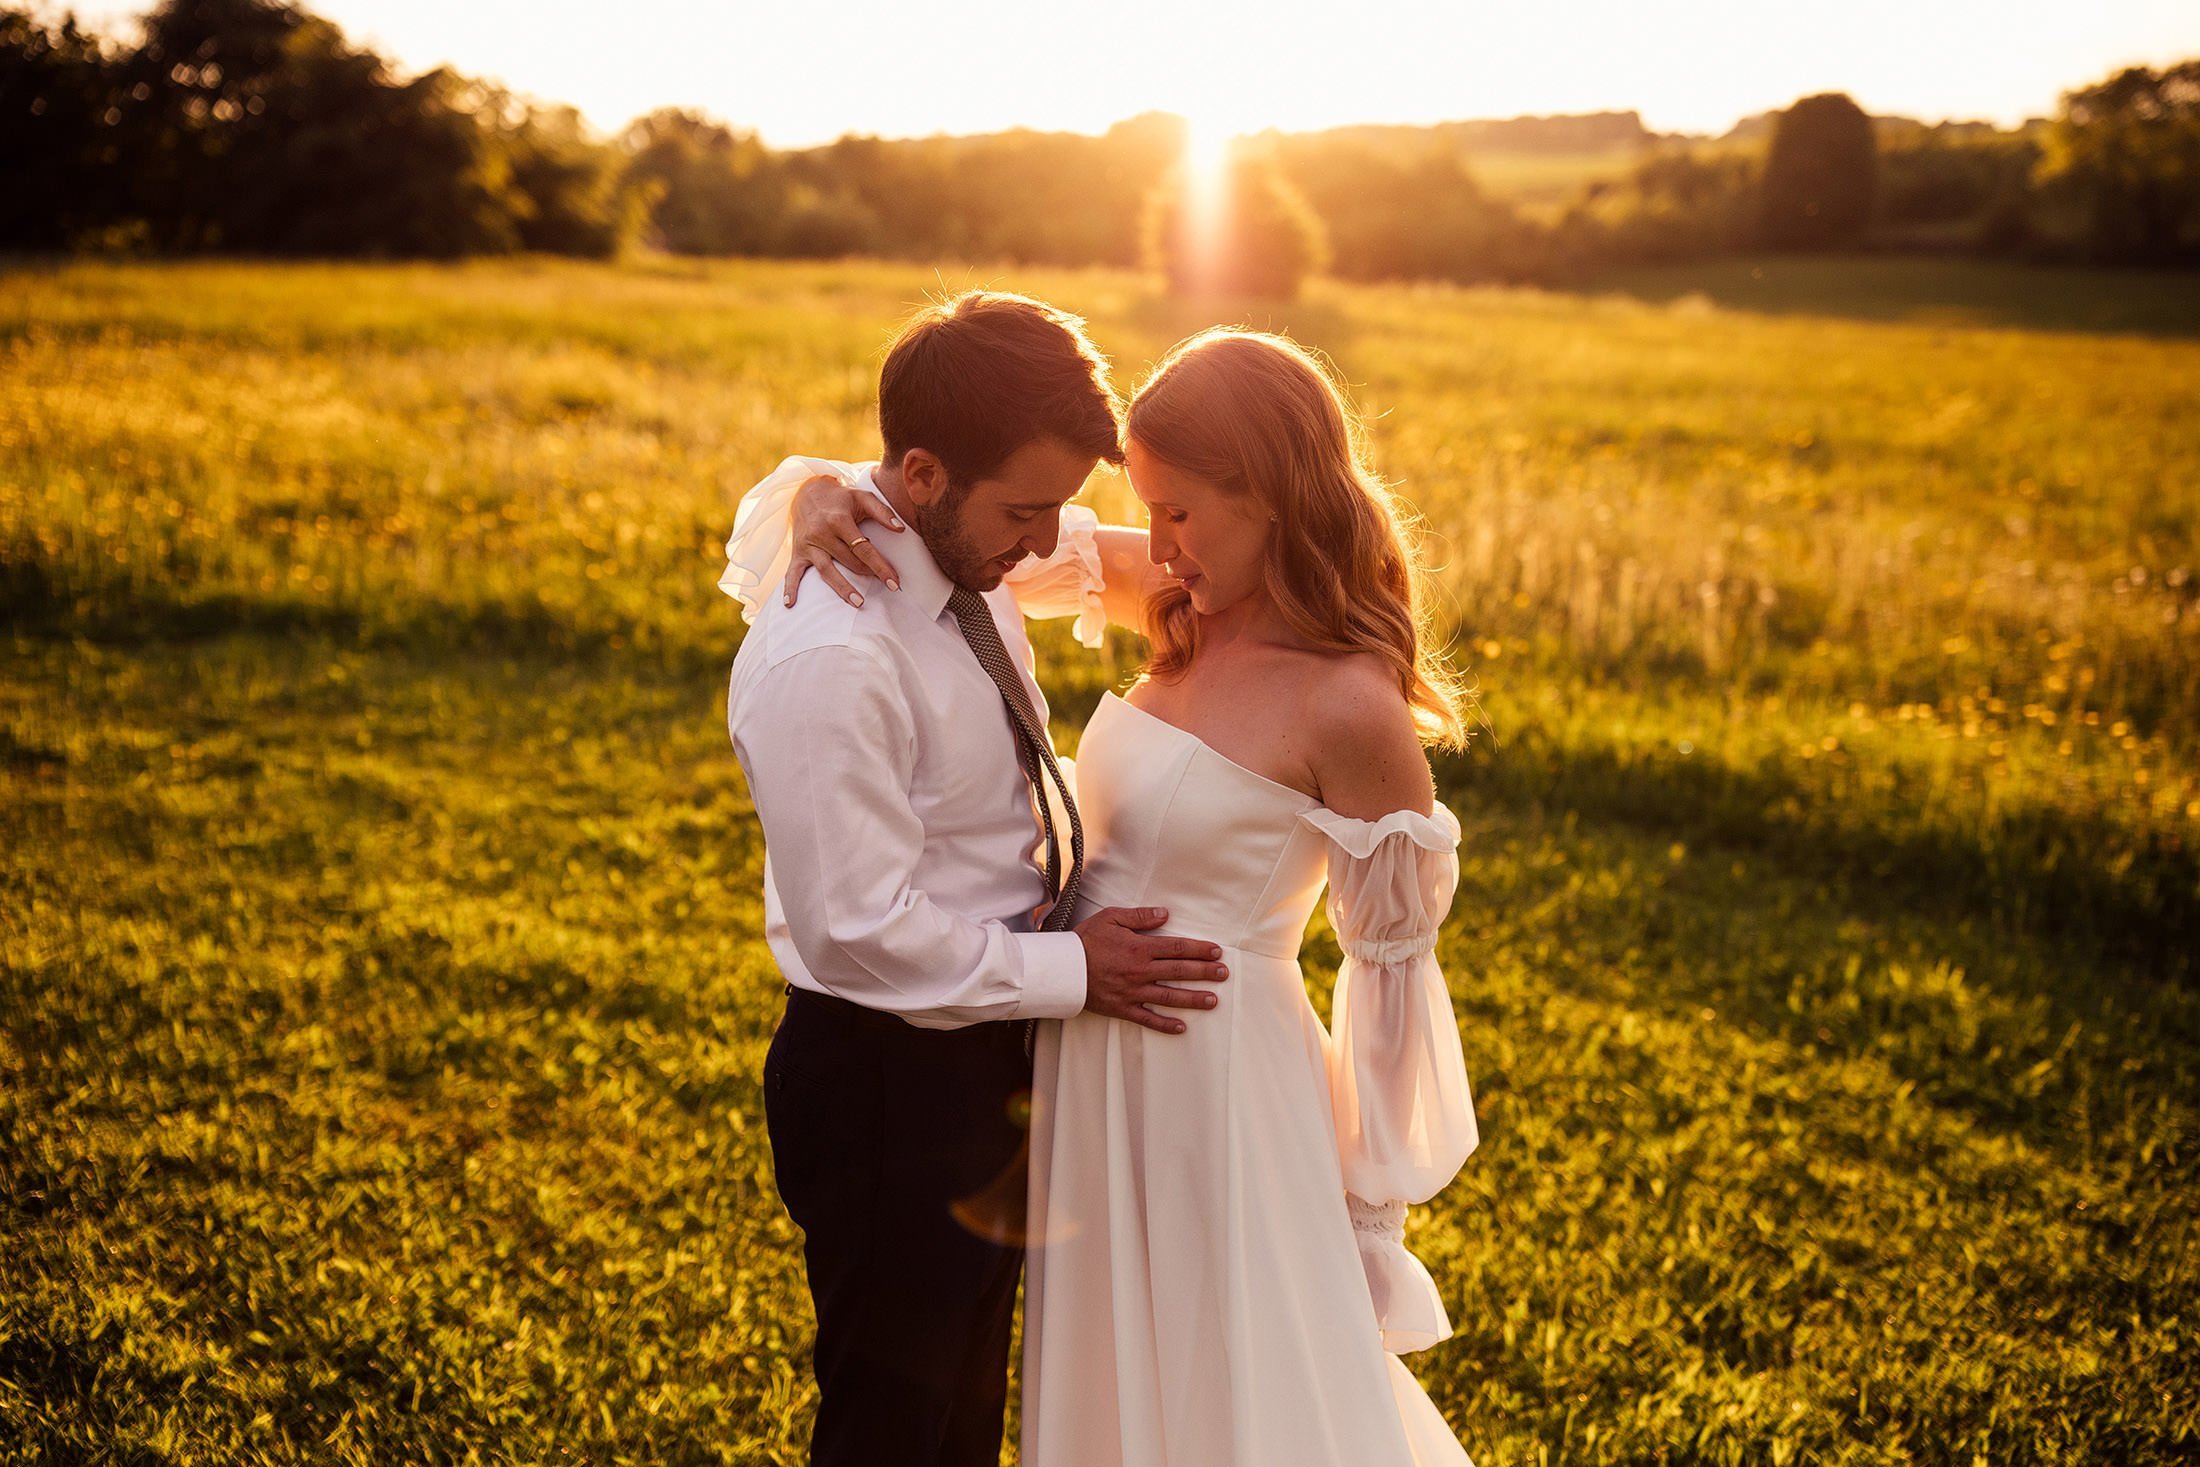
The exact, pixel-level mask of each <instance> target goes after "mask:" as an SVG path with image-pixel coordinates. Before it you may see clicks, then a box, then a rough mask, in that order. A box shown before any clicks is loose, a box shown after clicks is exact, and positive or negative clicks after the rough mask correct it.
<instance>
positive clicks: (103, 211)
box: [0, 10, 129, 250]
mask: <svg viewBox="0 0 2200 1467" xmlns="http://www.w3.org/2000/svg"><path fill="white" fill-rule="evenodd" d="M128 100H129V99H128V94H127V92H126V91H125V90H124V89H123V86H122V84H121V79H120V77H119V74H118V71H117V68H116V66H115V64H114V62H113V61H112V60H111V59H110V58H109V57H108V56H107V54H106V52H105V51H104V50H103V49H102V48H101V46H100V44H99V42H98V40H97V39H96V38H94V37H92V36H89V35H86V34H85V33H84V32H83V31H81V30H79V29H78V28H77V23H76V18H75V17H74V16H68V17H65V18H63V20H62V21H61V22H60V24H59V25H58V26H56V27H53V28H50V29H49V28H48V27H47V26H46V25H44V24H42V23H41V22H39V21H38V20H37V19H36V18H35V17H33V16H32V15H30V14H29V13H28V12H25V11H20V10H0V247H7V248H12V249H31V250H51V249H66V248H69V247H72V246H74V245H77V244H79V243H82V242H84V241H85V240H86V239H87V238H88V237H89V236H91V235H93V234H95V233H96V232H97V231H99V230H100V229H101V228H103V227H104V226H106V225H107V224H109V223H110V222H111V221H112V220H113V219H114V218H115V217H116V215H117V213H118V210H119V204H120V198H119V192H120V190H121V189H122V187H123V186H124V184H125V182H126V180H127V177H128V169H127V167H126V160H125V152H124V149H123V148H122V146H121V137H122V131H121V127H120V124H121V122H122V118H123V113H122V107H123V104H124V103H125V102H127V101H128Z"/></svg>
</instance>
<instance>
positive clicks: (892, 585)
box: [886, 576, 901, 591]
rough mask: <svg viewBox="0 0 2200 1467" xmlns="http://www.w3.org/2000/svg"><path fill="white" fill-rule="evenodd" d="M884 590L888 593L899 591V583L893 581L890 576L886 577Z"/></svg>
mask: <svg viewBox="0 0 2200 1467" xmlns="http://www.w3.org/2000/svg"><path fill="white" fill-rule="evenodd" d="M886 589H887V590H889V591H899V590H900V589H901V582H899V581H897V580H895V579H894V578H893V577H892V576H888V577H887V578H886Z"/></svg>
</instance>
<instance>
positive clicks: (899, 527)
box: [886, 520, 906, 530]
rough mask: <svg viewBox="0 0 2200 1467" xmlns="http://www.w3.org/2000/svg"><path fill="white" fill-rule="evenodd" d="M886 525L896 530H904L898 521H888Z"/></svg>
mask: <svg viewBox="0 0 2200 1467" xmlns="http://www.w3.org/2000/svg"><path fill="white" fill-rule="evenodd" d="M886 523H888V524H890V525H892V526H893V527H894V528H895V529H897V530H899V529H903V528H906V527H905V526H904V525H903V524H902V522H901V521H900V520H888V521H887V522H886Z"/></svg>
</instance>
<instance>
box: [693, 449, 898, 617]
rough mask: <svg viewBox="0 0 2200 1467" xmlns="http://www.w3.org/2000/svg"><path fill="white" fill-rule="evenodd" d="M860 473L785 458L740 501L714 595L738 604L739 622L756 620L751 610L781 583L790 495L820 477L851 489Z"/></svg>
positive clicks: (850, 467) (835, 462)
mask: <svg viewBox="0 0 2200 1467" xmlns="http://www.w3.org/2000/svg"><path fill="white" fill-rule="evenodd" d="M862 467H863V466H862V465H860V464H849V463H843V462H841V461H840V460H839V459H833V458H804V457H800V456H795V457H790V458H786V459H782V460H781V461H780V464H779V467H778V468H776V469H773V470H772V471H771V472H770V473H769V474H766V475H765V476H764V478H763V479H762V480H761V481H760V482H759V483H758V484H757V485H756V487H755V488H753V489H751V490H750V491H749V492H748V493H746V494H744V495H742V496H741V504H740V507H739V508H737V509H736V510H735V511H734V515H733V534H732V535H731V536H729V537H728V538H727V540H726V569H725V571H724V573H723V574H721V575H720V576H719V577H718V589H719V590H721V591H723V592H725V593H726V594H727V595H728V596H731V597H732V598H733V599H734V600H736V601H738V602H740V603H741V619H742V620H743V621H746V622H753V621H755V620H756V613H757V609H758V608H759V607H761V606H762V605H763V604H764V598H765V597H766V596H768V595H770V594H771V592H770V589H769V588H770V587H772V586H773V585H775V584H777V583H778V582H779V581H781V580H783V579H784V578H785V577H786V574H787V565H788V562H789V561H790V560H791V559H792V558H793V557H792V553H791V550H790V547H789V545H788V543H787V542H788V536H789V534H790V529H789V523H788V522H789V517H790V516H791V515H792V514H793V512H794V496H795V493H796V491H797V490H799V489H801V487H802V486H803V484H805V483H807V482H808V481H809V480H811V479H813V478H816V477H817V476H819V475H821V474H822V475H826V476H828V477H830V478H835V479H838V480H840V482H841V483H843V484H846V485H847V486H849V487H850V488H854V487H855V485H856V477H857V475H858V474H859V473H860V471H861V469H862Z"/></svg>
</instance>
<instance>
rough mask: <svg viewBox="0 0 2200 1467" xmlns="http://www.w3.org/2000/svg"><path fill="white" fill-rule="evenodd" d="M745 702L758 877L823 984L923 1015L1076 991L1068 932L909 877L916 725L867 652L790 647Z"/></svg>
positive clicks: (915, 845) (936, 1018)
mask: <svg viewBox="0 0 2200 1467" xmlns="http://www.w3.org/2000/svg"><path fill="white" fill-rule="evenodd" d="M745 703H746V705H747V708H748V709H749V710H750V712H749V716H745V717H738V718H737V719H736V720H735V724H734V728H733V741H734V747H735V751H736V752H737V753H738V754H739V755H740V758H741V765H742V768H743V769H744V770H745V771H746V772H747V774H748V779H749V788H750V792H751V795H752V797H753V798H754V800H755V803H756V812H757V816H758V818H759V819H760V820H761V821H762V823H763V826H764V840H765V845H766V848H767V850H768V851H769V853H770V854H769V858H768V864H769V867H770V870H769V873H768V880H769V886H770V889H771V891H772V892H773V893H774V894H776V896H777V899H778V907H779V915H780V917H781V919H782V920H783V921H784V923H785V926H786V931H787V934H788V938H789V940H790V941H791V942H792V943H793V945H794V948H795V951H796V953H797V954H798V955H799V956H800V957H801V960H802V964H803V967H804V969H805V970H806V971H807V973H808V975H809V976H810V977H811V978H812V979H814V980H815V981H816V982H817V983H818V984H819V986H821V987H823V988H824V989H825V990H826V991H827V992H829V993H833V994H835V995H837V996H839V997H841V998H845V999H848V1000H849V1001H851V1002H854V1003H859V1004H862V1005H863V1006H864V1007H866V1008H871V1009H877V1010H879V1011H881V1012H884V1013H891V1014H896V1015H898V1016H900V1017H902V1018H904V1019H906V1020H908V1021H909V1022H910V1023H912V1024H917V1025H919V1026H922V1027H931V1028H953V1027H959V1026H961V1025H965V1024H975V1023H981V1022H985V1021H988V1020H997V1019H1060V1018H1068V1017H1070V1016H1071V1015H1073V1014H1076V1013H1077V1012H1079V1011H1080V1010H1081V1009H1082V1008H1083V1007H1084V1003H1085V955H1084V945H1083V943H1082V942H1081V941H1080V940H1079V938H1078V937H1077V935H1076V934H1075V933H1073V932H1019V931H1015V930H1012V929H1011V928H1010V927H1008V926H1007V925H1006V924H1004V923H1001V922H994V921H977V920H973V919H971V918H969V917H965V916H962V915H959V914H957V913H954V912H951V911H948V910H946V909H945V908H943V907H941V906H940V905H939V904H938V903H936V902H935V901H933V900H932V899H931V898H930V897H928V896H927V895H926V894H925V893H924V892H923V891H921V890H919V889H918V888H917V887H916V886H915V885H913V884H912V876H913V873H914V872H915V870H916V867H917V863H918V860H919V858H920V856H921V855H922V854H923V851H924V845H925V831H924V825H923V823H922V821H921V820H920V819H919V817H918V814H917V812H916V809H915V808H914V806H913V805H912V804H911V801H910V795H909V790H910V784H911V777H912V773H913V770H914V765H915V760H916V739H915V732H914V728H913V725H912V722H911V718H910V713H909V709H908V707H907V705H906V703H905V702H904V701H903V700H902V699H901V698H899V697H898V696H896V692H895V688H894V684H893V680H892V675H891V674H890V672H889V671H888V670H887V669H886V668H885V666H884V665H883V664H882V663H881V662H880V661H879V659H878V658H877V657H876V656H874V655H873V654H872V653H870V652H869V651H867V650H865V649H864V648H862V647H861V646H852V645H829V646H819V647H813V648H808V649H805V650H803V651H800V652H796V653H794V654H793V655H791V656H788V657H786V658H785V659H784V660H782V661H780V662H779V663H778V664H777V665H775V666H773V667H771V668H769V669H767V670H766V671H765V672H764V673H763V675H762V676H761V677H760V678H759V679H758V681H757V682H756V684H755V686H754V687H753V688H752V689H750V690H749V696H748V697H747V698H746V699H745Z"/></svg>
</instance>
